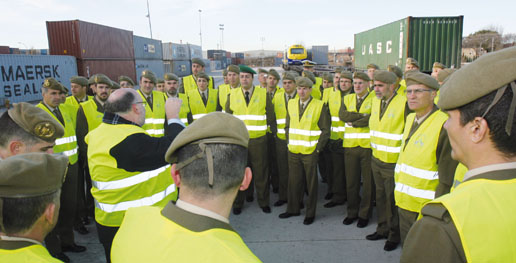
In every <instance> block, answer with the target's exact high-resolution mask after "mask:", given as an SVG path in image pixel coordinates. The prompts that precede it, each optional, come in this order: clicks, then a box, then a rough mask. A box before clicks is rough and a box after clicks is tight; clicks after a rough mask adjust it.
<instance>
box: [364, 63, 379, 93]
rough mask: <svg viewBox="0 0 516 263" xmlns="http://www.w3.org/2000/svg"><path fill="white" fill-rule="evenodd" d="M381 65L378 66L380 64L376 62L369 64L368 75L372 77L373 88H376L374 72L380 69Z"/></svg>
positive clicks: (371, 86)
mask: <svg viewBox="0 0 516 263" xmlns="http://www.w3.org/2000/svg"><path fill="white" fill-rule="evenodd" d="M379 69H380V67H378V65H376V64H374V63H371V64H369V65H367V76H368V77H369V78H370V79H371V85H370V88H371V89H374V85H373V84H374V83H373V79H374V72H375V71H377V70H379Z"/></svg>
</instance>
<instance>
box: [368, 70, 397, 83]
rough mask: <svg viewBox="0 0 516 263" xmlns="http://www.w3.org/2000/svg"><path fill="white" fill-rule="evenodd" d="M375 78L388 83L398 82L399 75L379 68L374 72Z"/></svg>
mask: <svg viewBox="0 0 516 263" xmlns="http://www.w3.org/2000/svg"><path fill="white" fill-rule="evenodd" d="M374 80H377V81H381V82H383V83H386V84H394V83H396V80H397V77H396V74H394V73H393V72H389V71H386V70H377V71H375V72H374Z"/></svg>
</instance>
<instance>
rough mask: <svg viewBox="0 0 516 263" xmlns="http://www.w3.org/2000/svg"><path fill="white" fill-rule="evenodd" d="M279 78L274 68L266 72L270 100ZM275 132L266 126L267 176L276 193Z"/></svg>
mask: <svg viewBox="0 0 516 263" xmlns="http://www.w3.org/2000/svg"><path fill="white" fill-rule="evenodd" d="M280 80H281V77H280V75H279V73H278V72H277V71H276V70H275V69H271V70H269V72H267V95H268V96H269V97H270V99H271V101H272V102H273V101H274V96H276V93H278V91H280V90H281V88H280V87H278V83H279V81H280ZM274 137H275V134H273V133H272V132H271V129H270V127H268V128H267V152H268V153H267V156H268V157H269V160H268V163H269V178H270V182H271V185H272V192H273V193H275V194H277V193H278V191H279V176H278V159H277V156H276V145H275V139H274Z"/></svg>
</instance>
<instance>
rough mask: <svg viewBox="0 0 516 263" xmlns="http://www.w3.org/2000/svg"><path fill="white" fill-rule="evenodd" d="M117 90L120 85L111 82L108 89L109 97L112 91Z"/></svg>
mask: <svg viewBox="0 0 516 263" xmlns="http://www.w3.org/2000/svg"><path fill="white" fill-rule="evenodd" d="M119 88H121V87H120V84H118V82H116V81H113V80H111V87H110V88H109V95H111V93H113V91H115V90H117V89H119Z"/></svg>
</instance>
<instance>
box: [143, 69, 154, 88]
mask: <svg viewBox="0 0 516 263" xmlns="http://www.w3.org/2000/svg"><path fill="white" fill-rule="evenodd" d="M142 77H144V78H146V79H148V80H150V81H151V82H152V83H154V84H156V83H158V80H157V78H156V74H154V72H152V71H150V70H148V69H146V70H144V71H142Z"/></svg>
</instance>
